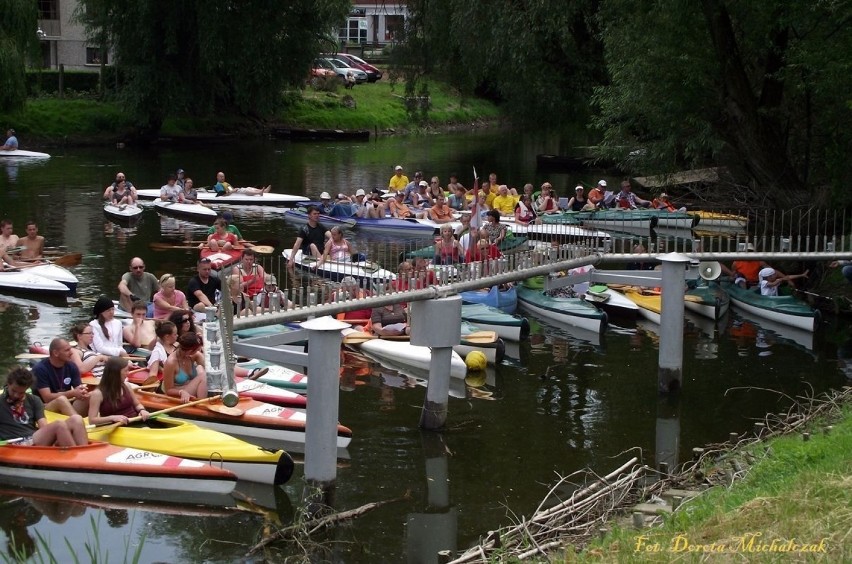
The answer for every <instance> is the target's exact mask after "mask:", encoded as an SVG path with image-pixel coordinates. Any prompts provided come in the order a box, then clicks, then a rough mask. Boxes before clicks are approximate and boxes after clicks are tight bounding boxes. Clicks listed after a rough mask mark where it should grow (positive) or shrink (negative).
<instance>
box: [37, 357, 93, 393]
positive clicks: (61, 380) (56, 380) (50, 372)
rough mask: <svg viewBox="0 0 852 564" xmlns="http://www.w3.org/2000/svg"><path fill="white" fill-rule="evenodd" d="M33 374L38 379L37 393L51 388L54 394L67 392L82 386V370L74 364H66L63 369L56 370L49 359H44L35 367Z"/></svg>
mask: <svg viewBox="0 0 852 564" xmlns="http://www.w3.org/2000/svg"><path fill="white" fill-rule="evenodd" d="M33 374H35V377H36V384H35V390H33V392H35V393H38V390H40V389H42V388H50V391H51V392H52V393H54V394H55V393H58V392H67V391H68V390H70V389H72V388H76V387H77V386H79V385H80V384H82V380H80V370H79V369H78V368H77V365H76V364H74V363H73V362H66V363H65V364H64V365H63V366H62V368H56V367H55V366H53V365H52V364H50V359H49V358H44V359H42V360H41V361H39V363H38V364H36V365H35V366H34V367H33Z"/></svg>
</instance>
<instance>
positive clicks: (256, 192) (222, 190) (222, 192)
mask: <svg viewBox="0 0 852 564" xmlns="http://www.w3.org/2000/svg"><path fill="white" fill-rule="evenodd" d="M270 190H272V186H271V185H269V186H264V187H263V188H252V187H246V188H234V187H233V186H231V185H230V184H228V183H227V182H226V181H225V173H224V172H221V171H220V172H217V173H216V183H215V184H214V185H213V191H214V192H216V197H217V198H219V197H227V196H233V195H234V194H242V195H245V196H263V195H264V194H265V193H266V192H269V191H270Z"/></svg>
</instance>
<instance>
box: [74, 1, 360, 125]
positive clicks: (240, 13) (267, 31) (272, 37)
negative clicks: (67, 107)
mask: <svg viewBox="0 0 852 564" xmlns="http://www.w3.org/2000/svg"><path fill="white" fill-rule="evenodd" d="M81 2H82V4H83V5H84V7H85V8H86V9H88V8H89V7H90V6H91V7H92V8H93V9H94V8H98V7H100V6H102V5H103V6H105V8H106V9H107V11H108V13H110V18H109V21H108V23H107V25H106V28H107V31H108V33H109V35H110V36H111V37H112V38H113V48H114V53H115V63H116V65H117V66H118V68H119V69H120V70H121V71H122V75H123V76H124V77H125V82H124V85H123V87H122V95H123V97H124V99H125V101H126V102H127V103H128V105H129V106H130V108H132V110H133V111H134V114H135V116H136V120H137V124H138V127H139V129H140V132H142V133H143V134H148V135H153V134H156V133H157V132H158V131H159V129H160V127H161V125H162V122H163V120H164V119H165V117H166V116H167V115H169V114H171V113H187V114H191V115H209V114H211V113H212V112H214V111H216V112H238V113H241V114H244V115H246V116H250V117H263V116H268V115H270V113H271V112H273V111H274V110H275V109H276V108H277V106H278V103H279V101H280V99H281V92H282V90H283V88H284V87H286V86H288V85H297V84H299V83H300V82H302V81H303V80H304V79H305V77H306V76H307V73H308V69H309V68H310V62H311V60H312V58H313V57H314V56H315V54H316V53H318V52H319V50H320V48H321V46H322V45H323V43H324V42H325V41H326V40H327V37H328V32H329V30H331V29H334V28H335V27H337V26H338V25H339V24H340V23H341V22H343V21H344V20H345V17H346V15H347V13H348V12H349V9H350V6H351V4H350V2H349V1H348V0H314V1H309V0H291V1H288V2H278V1H276V0H240V1H239V2H235V1H233V0H137V1H134V2H124V1H123V0H81Z"/></svg>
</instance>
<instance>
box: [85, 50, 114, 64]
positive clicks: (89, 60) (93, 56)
mask: <svg viewBox="0 0 852 564" xmlns="http://www.w3.org/2000/svg"><path fill="white" fill-rule="evenodd" d="M86 64H87V65H99V64H101V50H100V48H98V47H86ZM104 64H105V65H108V64H109V54H107V55H106V59H105V60H104Z"/></svg>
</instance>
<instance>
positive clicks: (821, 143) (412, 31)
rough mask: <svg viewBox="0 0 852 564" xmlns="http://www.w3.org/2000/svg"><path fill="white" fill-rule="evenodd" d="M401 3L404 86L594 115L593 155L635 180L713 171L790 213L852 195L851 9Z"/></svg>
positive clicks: (550, 114) (717, 0) (624, 2)
mask: <svg viewBox="0 0 852 564" xmlns="http://www.w3.org/2000/svg"><path fill="white" fill-rule="evenodd" d="M408 7H409V11H410V12H411V17H410V19H409V20H408V22H407V27H406V40H407V44H406V46H405V49H402V50H400V51H399V54H400V55H402V56H404V57H405V61H404V62H405V64H404V65H403V66H401V68H403V69H405V70H406V71H407V76H408V77H409V78H415V79H416V78H417V76H418V75H417V73H416V72H414V70H413V68H417V69H424V70H425V71H426V72H433V73H435V74H439V75H443V76H445V77H447V78H448V79H449V80H451V81H453V82H454V83H455V84H456V85H458V86H459V87H462V88H467V89H469V90H471V91H472V90H473V89H475V88H479V89H480V90H484V91H487V92H491V93H492V94H494V95H495V96H496V97H498V98H499V99H501V100H503V101H504V102H505V107H506V109H507V111H508V112H509V114H510V116H511V117H513V118H514V119H516V120H517V121H520V122H522V123H525V124H533V125H541V124H550V125H552V126H557V127H558V126H559V125H560V124H568V123H571V122H573V121H576V119H578V118H579V119H582V118H583V116H585V115H591V118H590V119H589V120H587V121H586V123H588V125H590V126H592V127H595V128H597V129H598V130H599V131H600V134H601V145H600V151H601V153H602V156H607V157H615V158H616V159H617V160H619V161H621V163H622V167H623V168H625V169H627V170H632V171H634V172H635V171H638V170H641V172H642V173H645V174H657V173H667V172H673V171H675V170H679V169H682V168H686V167H695V166H707V165H708V164H720V165H726V166H728V167H729V169H730V170H731V171H732V172H733V173H734V176H735V177H736V178H739V179H743V182H742V184H743V186H742V188H743V190H744V191H746V192H750V193H751V194H752V195H753V196H755V197H758V196H761V197H764V196H765V195H770V196H771V198H770V199H773V200H775V202H776V203H781V202H778V201H777V199H776V198H775V195H776V194H798V195H799V197H798V198H797V199H791V200H790V202H794V203H795V202H803V201H812V200H813V199H814V198H817V199H819V200H822V201H823V202H824V203H827V202H828V201H832V202H834V203H837V202H838V199H842V198H844V197H845V198H849V196H848V190H846V186H847V185H848V182H849V181H850V180H852V178H850V169H849V167H848V165H847V163H846V161H847V153H848V149H849V147H850V146H852V143H850V142H852V128H850V126H851V125H852V111H850V110H852V103H850V100H851V99H852V95H850V94H849V92H850V91H852V90H851V89H850V85H851V84H850V82H852V73H850V72H849V71H850V65H852V27H850V25H849V24H850V19H852V18H850V16H852V3H850V2H849V1H848V0H820V1H816V2H789V1H786V0H767V1H764V2H734V1H732V0H656V1H654V2H636V1H634V0H607V1H605V2H598V1H596V0H568V1H561V2H560V1H556V0H539V1H537V2H498V1H495V0H483V1H482V2H466V1H464V0H415V1H413V2H410V3H409V4H408ZM637 149H641V150H640V151H637ZM631 153H632V156H631V157H630V158H627V156H628V155H629V154H631ZM830 187H833V191H832V190H831V189H830ZM769 189H771V191H768V190H769ZM849 201H850V200H849V199H847V200H846V202H849Z"/></svg>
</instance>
